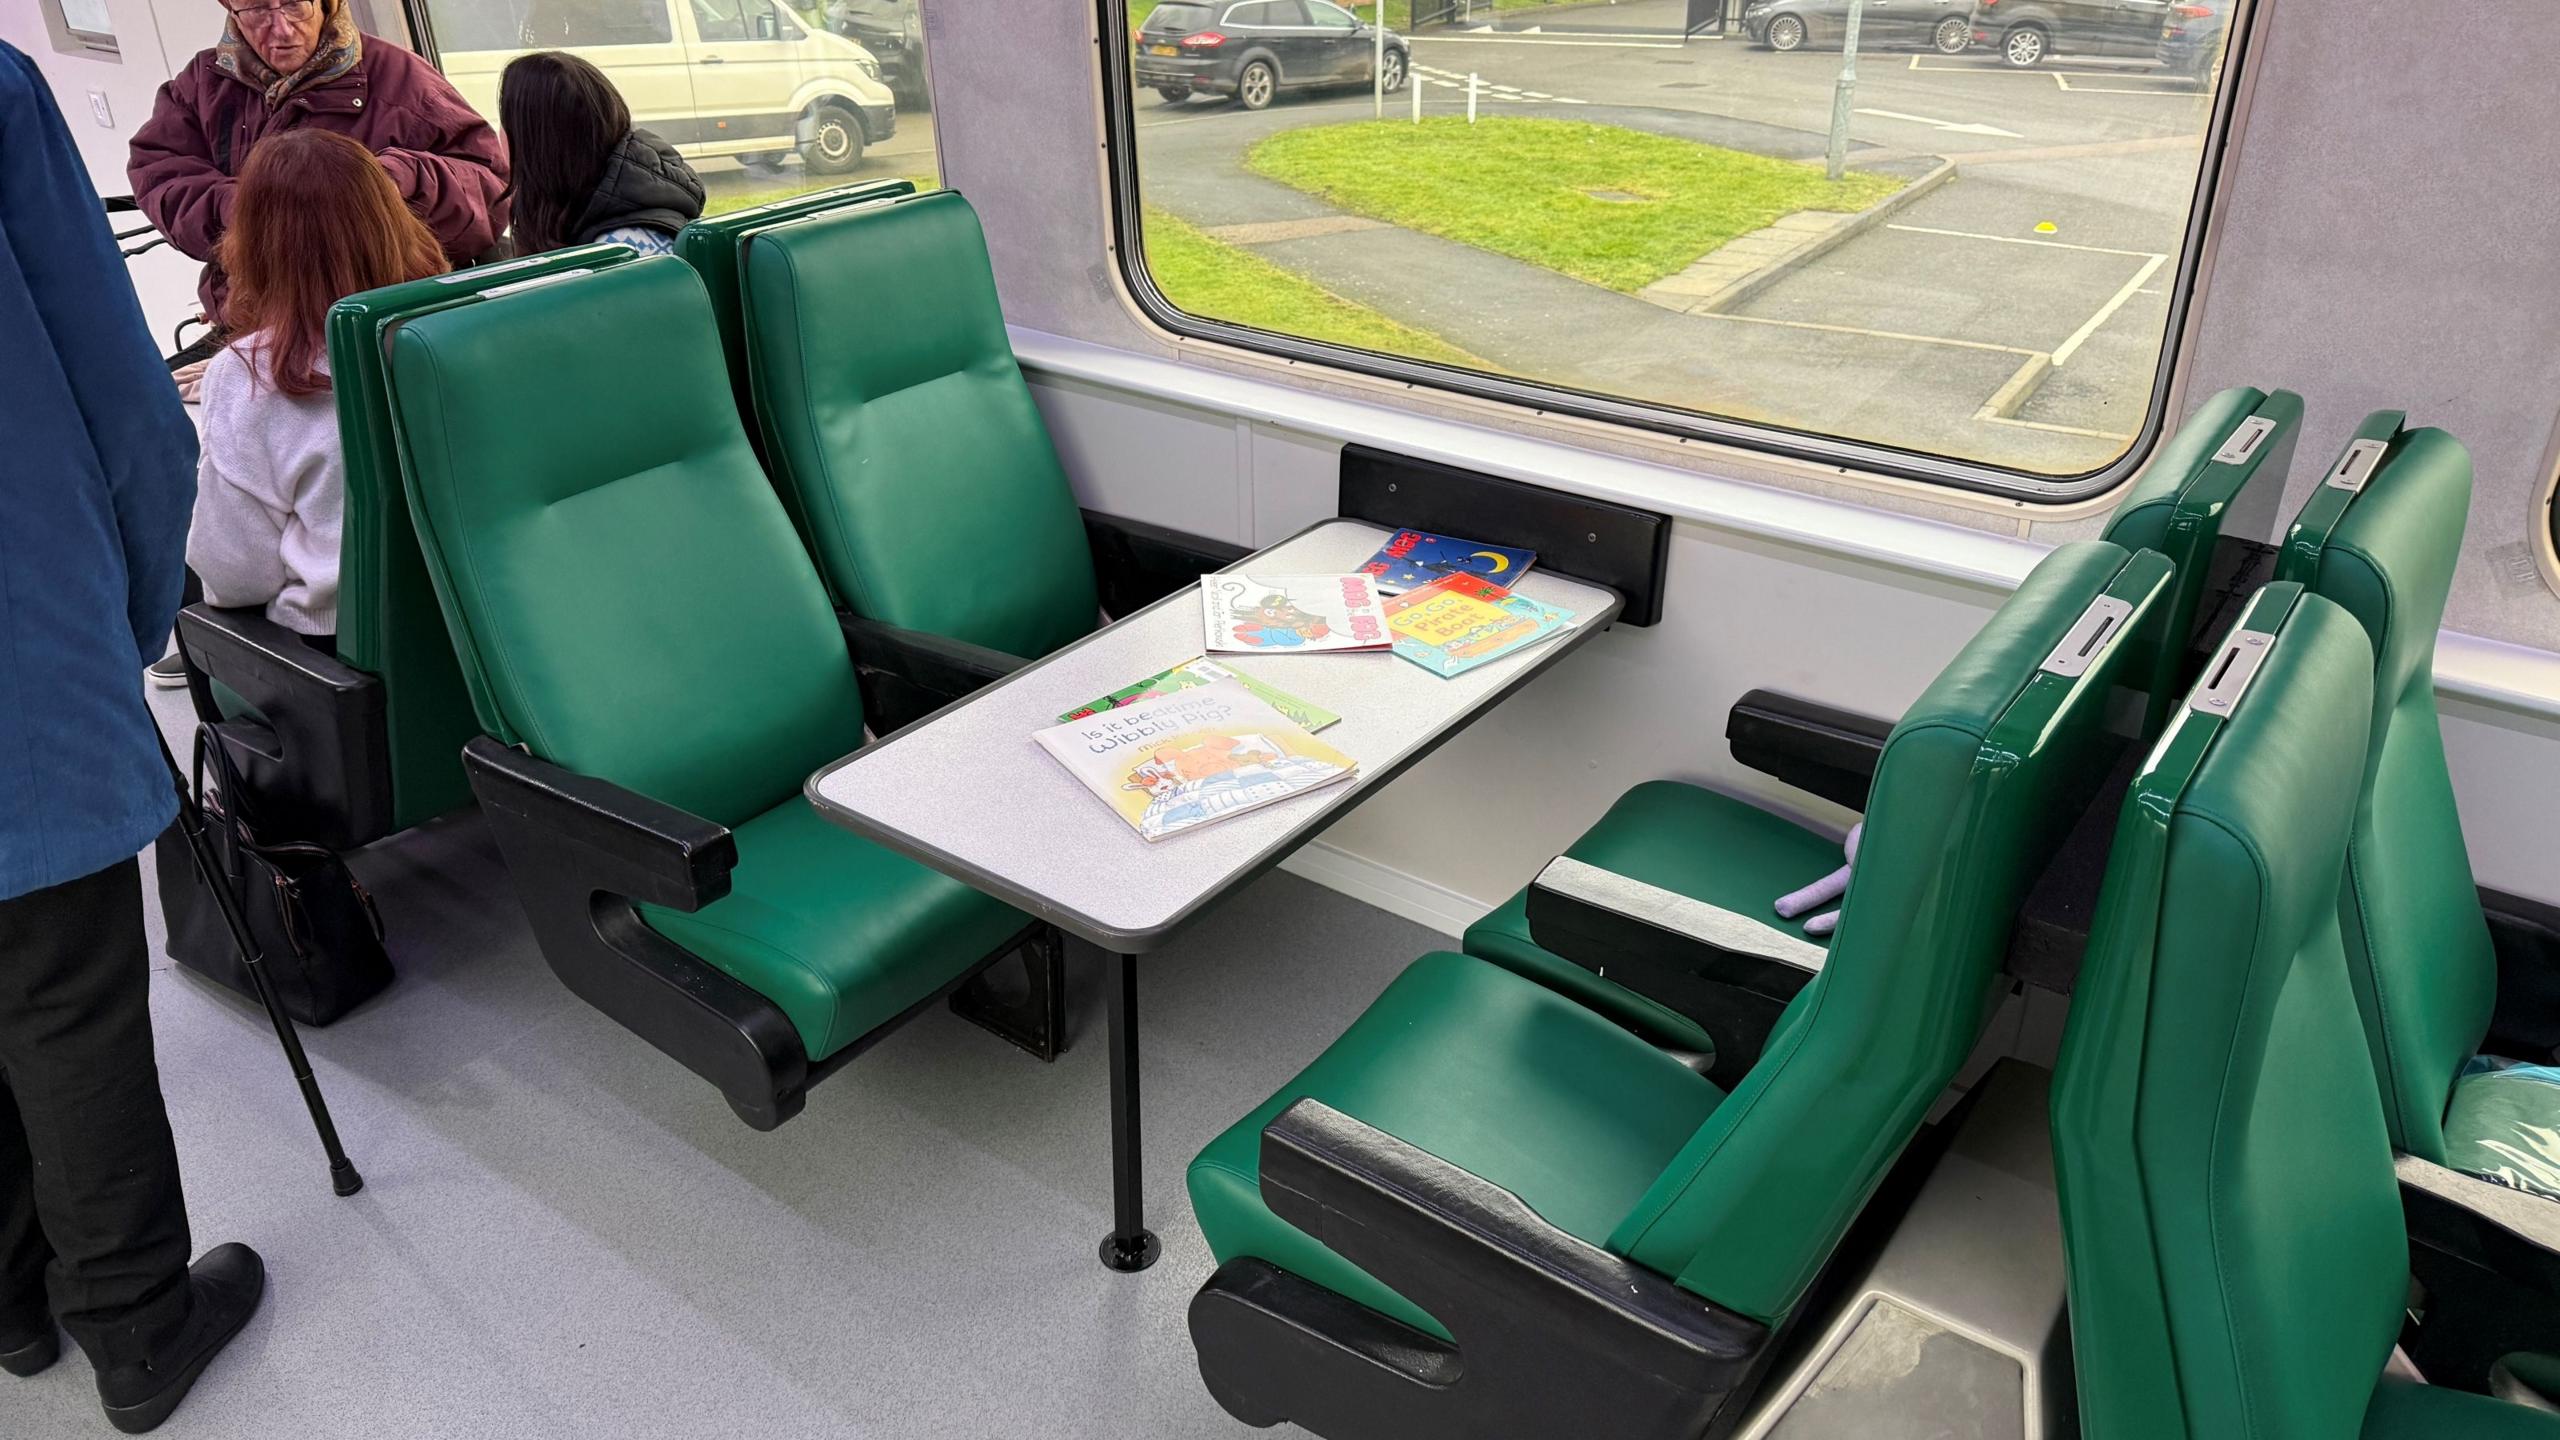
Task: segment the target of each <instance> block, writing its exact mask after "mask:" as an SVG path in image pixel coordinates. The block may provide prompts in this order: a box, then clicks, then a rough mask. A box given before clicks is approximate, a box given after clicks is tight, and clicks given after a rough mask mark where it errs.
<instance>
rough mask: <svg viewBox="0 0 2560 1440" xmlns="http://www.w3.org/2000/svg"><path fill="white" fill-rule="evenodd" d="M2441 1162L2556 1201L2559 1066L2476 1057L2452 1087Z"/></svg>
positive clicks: (2559, 1191) (2559, 1185) (2559, 1195)
mask: <svg viewBox="0 0 2560 1440" xmlns="http://www.w3.org/2000/svg"><path fill="white" fill-rule="evenodd" d="M2444 1163H2445V1164H2446V1165H2448V1166H2450V1167H2452V1168H2453V1169H2456V1170H2462V1171H2467V1172H2468V1173H2470V1174H2473V1175H2477V1176H2479V1177H2480V1178H2481V1179H2483V1180H2494V1181H2496V1182H2497V1183H2499V1184H2501V1185H2507V1186H2512V1187H2514V1188H2515V1189H2518V1190H2523V1191H2526V1192H2528V1193H2531V1194H2535V1195H2540V1196H2543V1197H2545V1198H2547V1199H2552V1200H2560V1066H2552V1065H2525V1064H2519V1063H2517V1062H2516V1061H2513V1060H2503V1059H2500V1058H2498V1057H2497V1056H2494V1055H2480V1056H2475V1057H2474V1058H2473V1059H2472V1061H2471V1063H2470V1064H2468V1065H2465V1066H2464V1067H2462V1074H2461V1076H2460V1077H2459V1078H2458V1079H2456V1080H2455V1081H2454V1083H2453V1108H2452V1109H2450V1110H2449V1111H2447V1112H2446V1113H2445V1117H2444Z"/></svg>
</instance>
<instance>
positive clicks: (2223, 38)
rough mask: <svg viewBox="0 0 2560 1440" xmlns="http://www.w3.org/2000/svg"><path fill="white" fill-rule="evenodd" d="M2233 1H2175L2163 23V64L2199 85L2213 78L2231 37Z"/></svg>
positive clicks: (2161, 43)
mask: <svg viewBox="0 0 2560 1440" xmlns="http://www.w3.org/2000/svg"><path fill="white" fill-rule="evenodd" d="M2231 3H2232V0H2174V3H2172V4H2171V5H2170V6H2169V18H2168V19H2167V20H2165V21H2163V22H2161V26H2160V64H2161V66H2162V67H2163V68H2164V69H2166V70H2168V71H2169V73H2171V74H2173V75H2181V76H2184V77H2186V78H2187V79H2189V80H2192V81H2194V82H2195V83H2196V84H2198V85H2205V84H2209V83H2211V82H2212V80H2213V70H2214V67H2215V66H2217V65H2219V64H2221V63H2222V47H2223V45H2224V44H2225V43H2226V42H2227V41H2228V40H2229V38H2230V31H2231Z"/></svg>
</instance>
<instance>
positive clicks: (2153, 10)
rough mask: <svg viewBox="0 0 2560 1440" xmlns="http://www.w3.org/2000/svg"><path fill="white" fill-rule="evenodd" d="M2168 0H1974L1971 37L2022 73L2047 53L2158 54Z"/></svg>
mask: <svg viewBox="0 0 2560 1440" xmlns="http://www.w3.org/2000/svg"><path fill="white" fill-rule="evenodd" d="M2169 9H2170V5H2169V0H1975V3H1974V7H1973V38H1974V42H1975V43H1976V44H1980V45H1988V46H1990V47H1991V48H1992V49H1994V50H1996V51H1998V52H1999V54H2000V59H2001V60H2002V61H2003V62H2004V63H2006V64H2009V65H2012V66H2015V67H2016V68H2018V69H2021V70H2024V69H2027V68H2028V67H2030V66H2033V65H2038V64H2041V63H2043V61H2044V59H2045V57H2046V56H2048V55H2053V54H2057V53H2059V54H2064V55H2112V56H2121V57H2125V58H2128V59H2141V60H2149V59H2153V58H2155V57H2157V56H2158V55H2159V53H2160V32H2161V28H2162V26H2163V23H2164V22H2165V21H2166V20H2167V19H2168V15H2169Z"/></svg>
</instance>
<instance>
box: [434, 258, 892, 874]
mask: <svg viewBox="0 0 2560 1440" xmlns="http://www.w3.org/2000/svg"><path fill="white" fill-rule="evenodd" d="M391 367H392V381H393V392H394V399H395V402H396V405H397V407H398V413H399V417H400V428H401V442H402V448H403V451H404V458H405V459H406V460H407V462H408V466H409V475H410V481H411V490H410V494H411V501H412V505H413V508H414V511H415V516H416V519H417V522H418V533H419V538H420V540H421V542H422V543H423V545H424V547H425V550H426V552H427V557H428V566H429V569H430V571H431V573H433V574H434V575H436V576H437V577H438V582H439V598H440V599H441V600H442V602H443V607H444V613H445V619H446V622H447V623H448V625H449V626H450V627H451V629H452V631H453V634H454V636H455V639H456V642H457V643H456V647H455V648H456V649H457V651H458V652H460V655H461V658H462V659H463V661H464V671H465V678H466V679H467V680H469V681H470V683H471V686H472V696H473V699H474V701H475V702H476V703H477V705H478V708H479V714H480V719H481V722H482V724H483V725H485V726H486V727H487V728H488V730H489V731H490V733H492V734H494V735H496V736H497V737H498V738H499V739H500V740H503V741H506V742H508V743H510V744H514V743H521V744H524V745H526V746H528V747H530V748H531V749H532V751H533V753H535V754H536V755H539V756H541V757H542V758H544V759H547V760H550V761H553V762H555V763H557V764H560V765H564V766H566V767H568V768H570V769H572V770H576V771H580V772H582V773H585V774H589V775H596V776H600V777H602V778H604V779H607V780H611V781H613V782H614V783H616V784H618V785H622V786H624V787H625V788H628V789H630V790H634V791H637V792H639V793H640V794H643V795H647V796H651V797H653V798H655V799H658V800H661V801H664V802H666V803H668V804H671V805H676V806H680V807H682V808H684V809H686V810H689V811H692V812H693V813H695V814H698V815H702V816H705V817H707V818H709V819H712V820H715V821H718V822H720V823H722V824H724V825H730V826H733V827H734V826H737V825H741V824H743V823H745V822H746V821H747V820H749V819H750V818H752V817H754V816H756V815H759V814H761V813H762V812H764V811H765V810H767V809H770V808H771V807H772V806H774V805H776V804H778V803H780V802H781V801H783V800H785V799H788V798H791V797H793V796H795V795H797V794H798V792H799V789H800V784H801V781H802V780H803V779H804V778H806V777H807V776H808V774H809V773H810V772H811V771H812V770H815V769H816V768H817V767H818V766H819V765H820V764H822V763H824V762H826V761H828V760H831V759H834V758H836V757H837V756H839V755H842V754H844V753H846V752H848V751H850V750H852V749H854V748H855V747H856V746H858V745H859V744H861V742H862V701H861V697H860V695H859V694H858V693H857V691H856V689H855V685H854V676H853V667H852V665H851V663H850V662H849V661H848V660H847V658H846V655H845V647H844V639H843V636H842V634H841V632H840V631H839V630H838V629H837V626H836V623H835V616H834V612H833V611H832V610H831V609H830V608H829V606H828V604H827V597H826V592H825V590H824V589H823V588H822V587H821V586H820V585H819V583H818V577H817V575H816V573H815V572H814V571H813V570H812V569H811V568H810V566H809V562H808V558H807V556H806V554H805V553H804V552H803V551H802V550H801V548H800V544H799V540H798V538H797V537H796V536H795V535H793V533H792V530H791V522H790V519H789V518H788V517H787V516H786V515H784V513H783V510H782V502H781V501H780V500H779V499H777V498H776V497H775V495H774V493H773V487H772V486H771V485H770V484H769V483H767V482H766V480H765V477H764V472H763V471H762V470H761V469H760V468H759V467H758V466H757V464H756V459H755V455H754V452H753V451H751V450H750V449H749V448H748V446H747V436H746V431H745V429H744V428H743V426H742V425H741V424H740V422H739V417H738V413H737V410H736V409H735V408H734V407H733V406H732V405H731V404H730V403H729V398H728V392H727V387H726V386H725V384H724V383H723V381H724V379H725V377H724V376H723V374H722V373H721V364H720V345H719V336H718V333H717V331H716V330H715V328H714V326H713V323H712V319H711V304H710V301H709V299H708V298H707V297H706V296H705V295H704V293H703V288H702V281H701V278H700V277H699V276H697V275H696V274H695V273H694V272H693V270H692V269H691V268H689V267H688V266H686V265H685V264H684V262H682V261H680V260H677V259H675V258H673V257H671V256H669V257H660V258H657V259H651V260H642V261H637V262H634V263H632V264H628V265H623V266H619V267H616V268H613V269H610V270H605V271H601V272H598V273H596V274H593V275H586V276H580V277H577V278H575V279H570V280H563V281H559V282H557V283H554V284H551V285H546V286H542V287H539V288H536V289H531V290H526V291H523V292H520V293H514V294H509V295H506V296H504V297H502V298H487V299H483V300H481V301H479V302H478V303H475V304H471V305H465V306H460V307H455V308H451V309H446V310H442V311H439V312H437V313H434V314H431V315H426V316H422V317H420V318H418V319H416V320H412V321H409V322H407V323H405V324H403V325H401V326H399V327H398V328H397V329H396V330H395V331H394V332H393V334H392V341H391Z"/></svg>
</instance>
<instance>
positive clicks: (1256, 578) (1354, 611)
mask: <svg viewBox="0 0 2560 1440" xmlns="http://www.w3.org/2000/svg"><path fill="white" fill-rule="evenodd" d="M1200 604H1201V610H1202V611H1203V613H1204V615H1205V617H1206V619H1207V621H1208V632H1209V635H1208V648H1209V649H1210V650H1211V651H1212V652H1217V651H1225V652H1229V653H1251V654H1267V655H1278V654H1287V653H1292V652H1295V653H1299V654H1307V653H1312V652H1314V651H1319V650H1384V649H1386V648H1387V617H1386V614H1385V612H1384V611H1383V610H1381V609H1380V608H1379V604H1378V592H1377V588H1376V587H1375V586H1374V585H1372V584H1371V583H1370V581H1369V577H1368V576H1366V575H1244V574H1236V573H1230V574H1225V575H1203V576H1201V577H1200Z"/></svg>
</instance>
